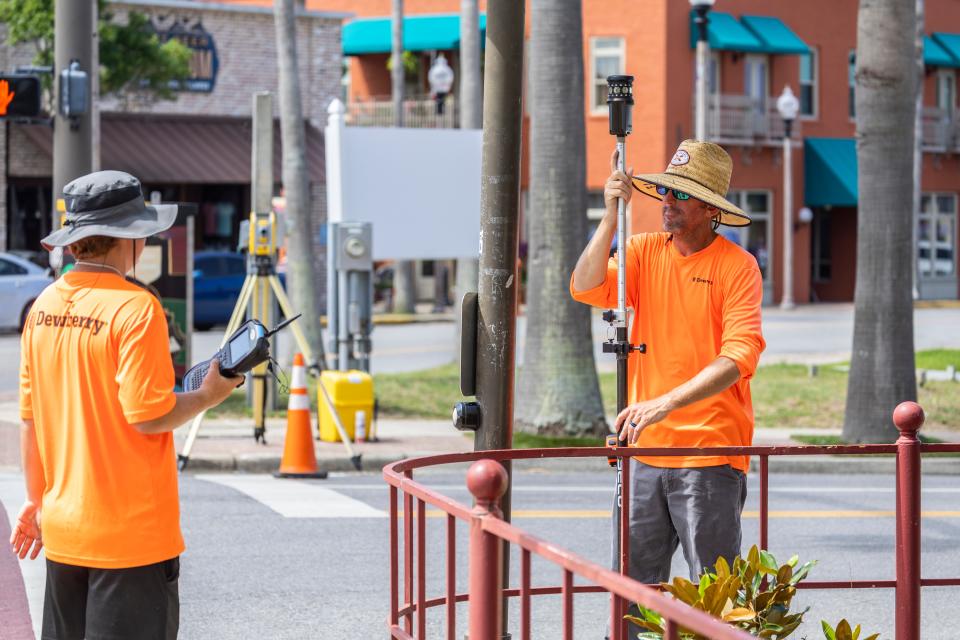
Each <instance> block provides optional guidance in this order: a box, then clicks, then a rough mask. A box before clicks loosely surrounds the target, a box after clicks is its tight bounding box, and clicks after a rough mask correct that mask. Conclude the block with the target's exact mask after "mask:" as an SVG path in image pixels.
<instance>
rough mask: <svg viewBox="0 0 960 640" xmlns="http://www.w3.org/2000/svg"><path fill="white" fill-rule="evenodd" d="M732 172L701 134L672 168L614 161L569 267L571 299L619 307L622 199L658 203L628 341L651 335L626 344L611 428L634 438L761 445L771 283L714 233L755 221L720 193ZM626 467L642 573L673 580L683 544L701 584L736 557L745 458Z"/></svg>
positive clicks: (635, 555)
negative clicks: (757, 375) (621, 403)
mask: <svg viewBox="0 0 960 640" xmlns="http://www.w3.org/2000/svg"><path fill="white" fill-rule="evenodd" d="M614 160H615V156H614ZM731 170H732V162H731V160H730V156H729V155H727V153H726V151H724V150H723V149H722V148H721V147H719V146H717V145H715V144H713V143H710V142H701V141H697V140H686V141H684V142H683V143H681V144H680V147H679V148H678V149H677V151H676V153H675V154H674V155H673V157H672V158H671V160H670V162H669V164H668V166H667V168H666V170H665V171H664V172H663V173H658V174H643V175H638V176H633V177H632V178H631V177H629V176H628V175H627V174H625V173H623V172H620V171H617V170H616V163H615V161H614V162H612V163H611V171H612V172H613V173H612V175H611V176H610V178H609V179H608V181H607V183H606V187H605V191H604V200H605V204H606V213H605V215H604V217H603V219H602V220H601V222H600V225H599V228H598V229H597V231H596V233H595V234H594V236H593V238H592V239H591V240H590V242H589V244H588V245H587V247H586V249H584V251H583V254H582V255H581V256H580V259H579V261H578V262H577V265H576V267H575V269H574V271H573V276H572V278H571V282H570V292H571V295H572V296H573V297H574V298H576V299H577V300H579V301H581V302H585V303H587V304H590V305H593V306H597V307H603V308H608V309H609V308H612V307H614V306H616V303H617V260H616V259H609V260H608V256H609V250H610V245H611V242H612V239H613V235H614V232H615V230H616V220H617V200H618V199H620V198H622V199H623V200H625V201H627V202H629V201H630V196H631V193H632V189H631V186H632V187H633V188H635V189H636V190H638V191H639V192H641V193H643V194H644V195H647V196H650V197H652V198H656V199H658V200H661V201H662V203H663V204H662V206H661V215H662V218H661V223H662V228H663V232H662V233H643V234H638V235H634V236H632V237H631V238H629V240H628V241H627V243H626V252H627V253H626V265H627V268H626V286H627V292H626V293H627V306H629V307H631V308H632V309H633V311H634V315H633V318H632V320H633V321H632V326H633V329H632V335H631V342H632V343H633V344H639V343H641V342H643V343H645V344H646V345H647V352H646V353H645V354H641V353H637V352H634V353H632V354H631V355H630V361H629V367H628V371H629V375H628V397H629V400H628V405H627V407H626V409H624V410H623V411H622V412H621V413H620V414H619V415H618V416H617V418H616V422H615V425H614V426H615V430H616V431H617V432H618V433H619V437H620V440H624V441H626V442H627V444H628V445H629V446H633V447H642V448H661V447H663V448H699V447H724V446H749V445H750V444H751V442H752V439H753V407H752V404H751V399H750V378H751V377H752V376H753V373H754V371H755V369H756V366H757V361H758V359H759V357H760V352H761V351H763V348H764V346H765V344H764V340H763V337H762V335H761V332H760V304H761V300H762V291H763V290H762V279H761V275H760V269H759V267H758V266H757V261H756V259H755V258H754V257H753V256H752V255H750V254H749V253H747V252H746V251H745V250H743V249H742V248H740V247H739V246H737V245H736V244H734V243H733V242H730V241H729V240H727V239H726V238H724V237H723V236H720V235H718V234H717V233H716V229H717V227H718V225H728V226H745V225H748V224H750V218H749V217H748V215H747V214H746V213H745V212H744V211H742V210H741V209H739V208H738V207H736V206H735V205H734V204H733V203H731V202H730V201H728V200H727V199H726V197H725V196H726V193H727V189H728V188H729V185H730V174H731ZM627 173H629V174H632V173H633V171H632V169H631V170H628V172H627ZM630 465H631V466H630V503H629V505H628V508H629V525H630V537H631V539H632V540H633V541H634V543H633V544H632V545H631V546H630V566H629V573H630V575H631V576H632V577H633V578H635V579H637V580H640V581H642V582H645V583H658V582H665V581H668V580H669V579H670V573H669V572H670V563H671V559H672V557H673V554H674V552H675V551H676V549H677V546H678V545H679V546H681V547H682V549H683V554H684V557H685V559H686V561H687V564H688V565H689V569H690V576H691V579H692V580H694V581H695V582H696V581H697V579H698V576H699V575H700V574H701V573H702V572H703V570H704V569H705V568H708V567H709V568H711V569H712V567H713V566H714V563H715V562H716V560H717V558H718V557H721V556H722V557H724V558H726V560H727V561H728V562H729V561H731V560H732V558H733V557H734V556H736V555H737V554H739V552H740V538H741V534H740V514H741V511H742V510H743V504H744V500H745V499H746V487H747V485H746V475H745V474H746V472H747V469H748V466H749V459H748V458H747V457H745V456H716V455H711V456H644V455H639V456H637V457H635V458H632V459H631V460H630ZM615 524H616V521H615ZM617 533H619V527H617V526H615V527H614V535H615V536H616V535H617Z"/></svg>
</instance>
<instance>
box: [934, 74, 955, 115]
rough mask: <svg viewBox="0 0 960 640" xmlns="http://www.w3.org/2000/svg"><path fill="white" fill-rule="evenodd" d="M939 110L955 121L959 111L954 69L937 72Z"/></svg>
mask: <svg viewBox="0 0 960 640" xmlns="http://www.w3.org/2000/svg"><path fill="white" fill-rule="evenodd" d="M937 108H938V109H940V110H942V111H943V113H944V116H946V117H947V119H949V120H953V114H954V111H956V109H957V76H956V74H955V73H954V71H953V69H940V70H939V71H938V72H937Z"/></svg>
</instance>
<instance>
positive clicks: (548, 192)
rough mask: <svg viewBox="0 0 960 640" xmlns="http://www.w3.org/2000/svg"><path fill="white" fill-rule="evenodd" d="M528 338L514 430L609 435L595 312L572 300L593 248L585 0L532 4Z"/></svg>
mask: <svg viewBox="0 0 960 640" xmlns="http://www.w3.org/2000/svg"><path fill="white" fill-rule="evenodd" d="M531 9H532V31H531V38H530V47H531V58H530V62H531V64H530V78H531V87H532V91H531V93H532V96H531V98H532V102H531V106H532V109H531V114H532V115H531V118H532V120H531V137H530V158H531V163H530V165H531V171H530V190H531V211H530V217H529V220H528V224H529V234H530V235H529V251H528V254H527V255H528V260H529V262H528V265H529V266H528V273H529V276H528V277H529V285H528V287H527V339H526V347H525V349H524V362H523V367H522V369H521V370H520V387H519V393H518V394H517V399H518V403H517V417H516V425H517V428H518V429H519V430H521V431H527V432H534V433H551V434H561V433H562V434H568V435H584V434H595V435H602V434H603V433H605V432H606V421H605V419H604V412H603V404H602V402H601V400H600V386H599V383H598V380H597V370H596V363H595V362H594V359H593V345H592V336H591V331H590V309H589V307H587V306H586V305H583V304H580V303H578V302H575V301H574V300H573V299H572V298H571V297H570V293H569V288H568V287H569V279H570V273H571V272H572V271H573V267H574V264H575V263H576V260H577V256H578V255H579V253H580V251H581V250H582V249H583V245H584V243H585V242H586V241H587V218H586V210H587V209H586V198H585V194H586V192H585V185H586V169H585V150H584V147H585V139H584V121H583V45H582V17H581V1H580V0H533V2H532V4H531Z"/></svg>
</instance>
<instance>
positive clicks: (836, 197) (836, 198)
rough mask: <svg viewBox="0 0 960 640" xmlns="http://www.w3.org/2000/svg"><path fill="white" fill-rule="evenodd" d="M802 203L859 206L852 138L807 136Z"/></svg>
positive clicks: (816, 205)
mask: <svg viewBox="0 0 960 640" xmlns="http://www.w3.org/2000/svg"><path fill="white" fill-rule="evenodd" d="M803 204H804V205H806V206H808V207H824V206H832V207H855V206H857V143H856V140H854V139H853V138H807V139H805V140H804V144H803Z"/></svg>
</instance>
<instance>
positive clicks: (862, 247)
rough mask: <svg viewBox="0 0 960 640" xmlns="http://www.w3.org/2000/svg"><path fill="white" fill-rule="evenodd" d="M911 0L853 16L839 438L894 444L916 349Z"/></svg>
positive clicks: (885, 1)
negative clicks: (850, 226) (850, 214)
mask: <svg viewBox="0 0 960 640" xmlns="http://www.w3.org/2000/svg"><path fill="white" fill-rule="evenodd" d="M915 24H916V5H915V0H861V2H860V10H859V14H858V18H857V68H856V95H855V101H856V120H857V162H858V164H859V176H858V179H857V180H858V189H859V193H860V201H859V203H858V209H859V210H858V214H857V280H856V291H855V294H854V300H855V309H854V327H853V356H852V359H851V362H850V380H849V382H848V385H847V407H846V415H845V418H844V425H843V437H844V439H845V440H847V441H849V442H891V441H893V440H894V439H895V438H896V436H897V431H896V428H895V427H894V426H893V422H892V418H891V414H892V413H893V409H894V407H895V406H896V405H897V404H898V403H899V402H902V401H904V400H915V399H916V397H917V384H916V370H915V364H914V351H913V300H912V296H911V290H912V285H913V275H912V274H913V269H912V267H911V262H912V256H913V249H912V247H911V246H910V245H911V241H912V238H913V235H912V231H911V229H910V225H911V223H912V220H913V216H912V215H911V210H912V204H913V202H912V201H913V149H914V147H913V145H914V109H916V101H915V99H914V87H915V83H916V82H917V74H916V66H915V62H914V56H915V48H914V36H915V33H914V28H915Z"/></svg>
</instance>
